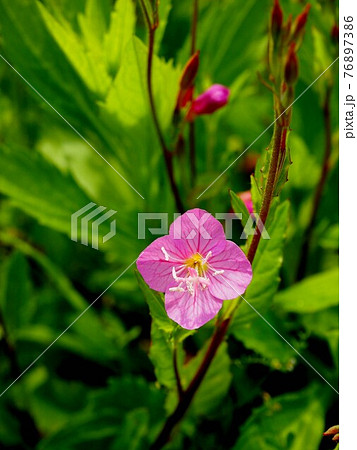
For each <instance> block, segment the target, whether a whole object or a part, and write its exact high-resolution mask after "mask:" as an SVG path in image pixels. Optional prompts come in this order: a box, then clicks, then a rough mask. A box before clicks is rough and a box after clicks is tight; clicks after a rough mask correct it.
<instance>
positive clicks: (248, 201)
mask: <svg viewBox="0 0 357 450" xmlns="http://www.w3.org/2000/svg"><path fill="white" fill-rule="evenodd" d="M238 197H239V198H240V199H241V200H242V201H243V203H244V204H245V206H246V208H247V210H248V212H249V214H253V212H254V210H253V200H252V193H251V192H250V191H244V192H240V193H239V194H238Z"/></svg>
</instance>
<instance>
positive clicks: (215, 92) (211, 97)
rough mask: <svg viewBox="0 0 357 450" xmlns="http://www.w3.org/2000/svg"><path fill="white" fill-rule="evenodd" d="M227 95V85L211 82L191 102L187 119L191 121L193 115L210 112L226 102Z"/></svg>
mask: <svg viewBox="0 0 357 450" xmlns="http://www.w3.org/2000/svg"><path fill="white" fill-rule="evenodd" d="M228 97H229V89H228V88H227V87H225V86H222V85H221V84H213V85H212V86H211V87H210V88H208V89H207V90H206V91H205V92H203V93H202V94H201V95H199V96H198V97H197V98H196V99H195V100H194V101H193V102H192V105H191V108H190V111H189V112H188V114H187V120H189V121H192V120H193V119H194V118H195V116H199V115H202V114H212V113H213V112H214V111H216V110H217V109H219V108H222V106H224V105H226V104H227V102H228Z"/></svg>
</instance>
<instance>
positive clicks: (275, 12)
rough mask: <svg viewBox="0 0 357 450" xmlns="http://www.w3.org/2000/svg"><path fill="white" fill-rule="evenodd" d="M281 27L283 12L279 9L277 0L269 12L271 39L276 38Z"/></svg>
mask: <svg viewBox="0 0 357 450" xmlns="http://www.w3.org/2000/svg"><path fill="white" fill-rule="evenodd" d="M282 26H283V11H282V9H281V7H280V4H279V0H275V1H274V6H273V9H272V12H271V32H272V35H273V38H276V37H277V36H278V35H279V34H280V31H281V28H282Z"/></svg>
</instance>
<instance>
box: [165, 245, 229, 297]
mask: <svg viewBox="0 0 357 450" xmlns="http://www.w3.org/2000/svg"><path fill="white" fill-rule="evenodd" d="M161 251H162V253H163V255H164V257H165V261H173V262H175V263H176V262H177V266H176V267H175V266H174V267H173V268H172V277H173V279H174V280H175V281H176V282H177V283H178V285H177V286H175V287H171V288H169V291H172V292H185V291H188V292H189V293H190V294H191V295H194V294H195V292H196V291H197V289H200V290H201V291H203V290H204V289H206V287H207V286H208V285H209V284H210V283H211V281H210V280H209V278H208V277H207V275H206V273H207V272H208V271H211V274H212V275H213V276H217V275H221V274H222V273H223V272H224V270H216V269H215V268H214V267H212V265H211V264H210V263H209V262H208V260H209V258H211V256H212V252H211V251H209V252H208V253H207V255H206V256H205V257H203V256H202V255H201V254H200V253H195V254H193V255H192V256H190V257H189V258H187V259H186V260H179V259H177V258H174V257H172V256H171V255H169V253H168V252H167V251H166V249H165V247H161Z"/></svg>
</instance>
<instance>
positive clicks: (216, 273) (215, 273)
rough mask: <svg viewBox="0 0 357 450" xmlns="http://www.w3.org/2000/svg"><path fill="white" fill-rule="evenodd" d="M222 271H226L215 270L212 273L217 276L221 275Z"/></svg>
mask: <svg viewBox="0 0 357 450" xmlns="http://www.w3.org/2000/svg"><path fill="white" fill-rule="evenodd" d="M222 273H224V270H215V271H214V272H213V274H212V275H213V276H216V275H221V274H222Z"/></svg>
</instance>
